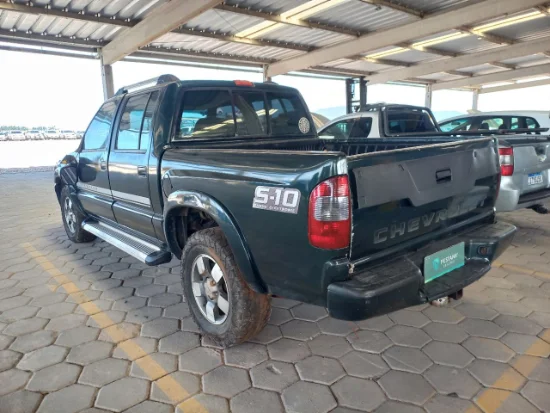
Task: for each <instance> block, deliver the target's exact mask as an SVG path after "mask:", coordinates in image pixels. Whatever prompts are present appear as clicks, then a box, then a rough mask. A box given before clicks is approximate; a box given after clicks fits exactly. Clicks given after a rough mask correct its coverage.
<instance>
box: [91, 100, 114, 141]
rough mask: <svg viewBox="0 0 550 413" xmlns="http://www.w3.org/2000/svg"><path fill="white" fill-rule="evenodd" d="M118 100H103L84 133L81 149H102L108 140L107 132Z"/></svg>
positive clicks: (109, 129)
mask: <svg viewBox="0 0 550 413" xmlns="http://www.w3.org/2000/svg"><path fill="white" fill-rule="evenodd" d="M117 104H118V100H116V101H115V100H110V101H108V102H105V103H104V104H103V106H101V108H99V111H98V112H97V113H96V115H95V116H94V118H93V119H92V122H91V123H90V126H88V130H86V133H85V134H84V143H83V148H82V149H83V150H88V151H91V150H97V149H103V148H105V146H106V145H107V141H108V140H109V132H110V131H111V125H112V123H113V119H114V117H115V113H116V108H117Z"/></svg>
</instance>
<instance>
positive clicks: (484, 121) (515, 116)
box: [439, 111, 550, 132]
mask: <svg viewBox="0 0 550 413" xmlns="http://www.w3.org/2000/svg"><path fill="white" fill-rule="evenodd" d="M439 126H440V128H441V130H442V131H444V132H457V131H477V130H495V131H496V130H513V129H537V128H549V127H550V112H543V111H510V112H479V113H474V114H471V115H461V116H454V117H452V118H449V119H445V120H443V121H441V122H439Z"/></svg>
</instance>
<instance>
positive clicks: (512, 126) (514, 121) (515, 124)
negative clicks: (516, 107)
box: [510, 116, 525, 129]
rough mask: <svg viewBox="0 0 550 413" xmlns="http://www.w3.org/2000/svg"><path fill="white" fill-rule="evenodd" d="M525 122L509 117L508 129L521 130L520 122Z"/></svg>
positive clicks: (521, 119)
mask: <svg viewBox="0 0 550 413" xmlns="http://www.w3.org/2000/svg"><path fill="white" fill-rule="evenodd" d="M523 120H525V118H518V117H515V116H514V117H511V118H510V129H522V128H523V127H522V126H521V121H523Z"/></svg>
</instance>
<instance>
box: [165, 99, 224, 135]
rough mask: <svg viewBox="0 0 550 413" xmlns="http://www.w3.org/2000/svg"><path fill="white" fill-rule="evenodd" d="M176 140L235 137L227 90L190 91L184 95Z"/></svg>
mask: <svg viewBox="0 0 550 413" xmlns="http://www.w3.org/2000/svg"><path fill="white" fill-rule="evenodd" d="M179 125H180V129H179V132H178V134H177V137H176V140H181V139H186V138H213V137H233V136H235V120H234V118H233V109H232V105H231V95H230V94H229V92H228V91H227V90H190V91H187V92H185V93H184V95H183V108H182V113H181V117H180V122H179Z"/></svg>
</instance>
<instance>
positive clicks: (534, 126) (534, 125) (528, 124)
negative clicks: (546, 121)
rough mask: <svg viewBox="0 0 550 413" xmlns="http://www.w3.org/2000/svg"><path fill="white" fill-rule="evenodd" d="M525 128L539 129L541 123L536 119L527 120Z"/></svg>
mask: <svg viewBox="0 0 550 413" xmlns="http://www.w3.org/2000/svg"><path fill="white" fill-rule="evenodd" d="M525 126H526V127H527V128H528V129H537V128H539V127H540V126H539V123H538V122H537V121H536V120H535V119H534V118H525Z"/></svg>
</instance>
